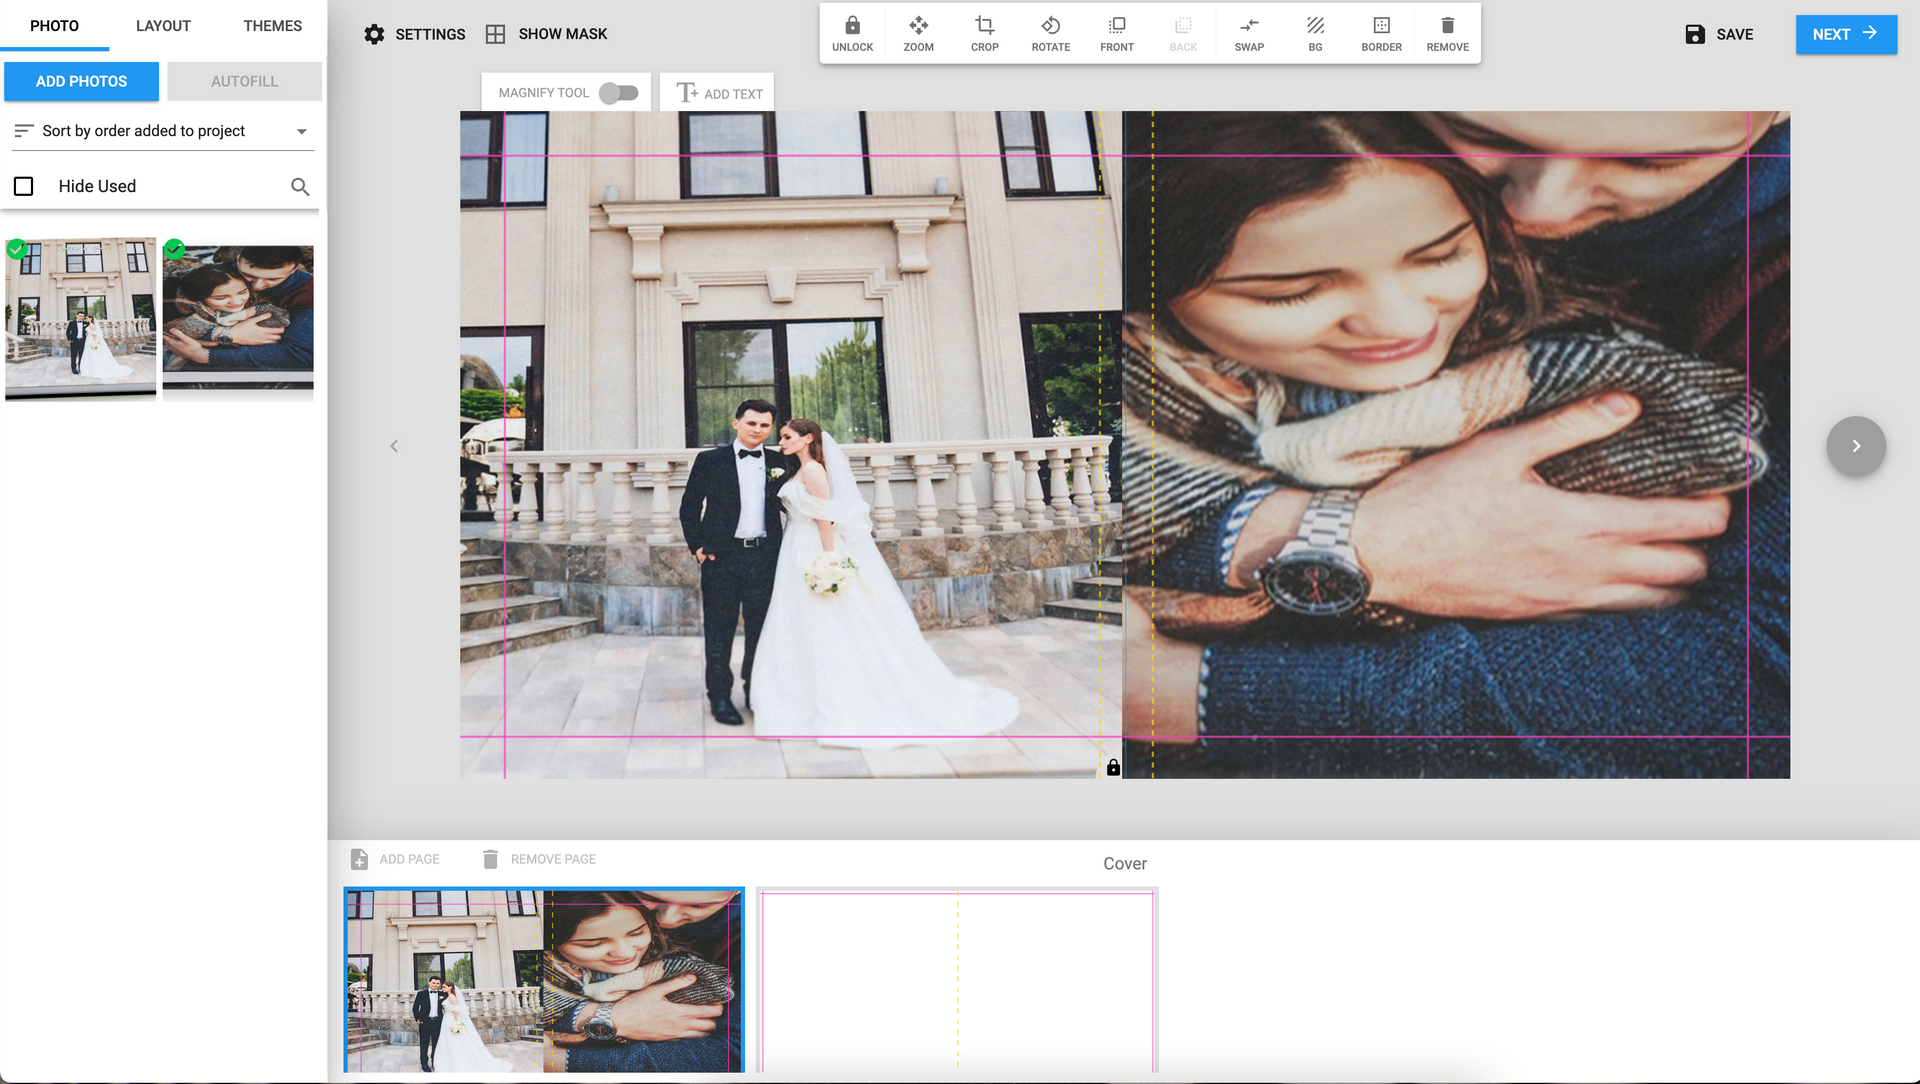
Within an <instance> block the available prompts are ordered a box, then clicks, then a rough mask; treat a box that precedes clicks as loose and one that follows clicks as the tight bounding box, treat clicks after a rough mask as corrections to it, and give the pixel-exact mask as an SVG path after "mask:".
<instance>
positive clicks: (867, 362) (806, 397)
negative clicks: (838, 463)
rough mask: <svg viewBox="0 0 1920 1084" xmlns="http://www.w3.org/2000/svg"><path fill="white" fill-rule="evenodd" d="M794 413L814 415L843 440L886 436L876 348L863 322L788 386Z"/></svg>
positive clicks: (815, 418)
mask: <svg viewBox="0 0 1920 1084" xmlns="http://www.w3.org/2000/svg"><path fill="white" fill-rule="evenodd" d="M789 394H790V396H791V397H792V402H793V414H794V417H796V418H812V419H813V420H814V421H816V422H819V423H820V427H821V428H822V429H825V430H826V431H827V432H829V433H831V434H833V439H835V440H837V441H840V442H841V443H843V444H851V443H854V442H857V441H865V440H886V439H887V434H886V431H885V429H886V426H885V424H884V422H883V418H884V414H883V412H882V410H881V404H880V353H879V350H878V347H877V344H876V343H875V342H874V340H873V325H872V324H869V323H866V322H864V321H862V322H860V323H856V324H854V325H853V331H852V332H851V333H849V334H848V335H847V336H846V337H845V338H843V339H841V340H840V341H839V342H837V343H834V344H833V345H832V346H830V347H828V348H826V349H825V350H822V351H821V352H820V354H819V356H818V357H816V358H815V359H814V370H813V374H812V375H810V376H795V377H793V378H792V380H791V382H790V387H789Z"/></svg>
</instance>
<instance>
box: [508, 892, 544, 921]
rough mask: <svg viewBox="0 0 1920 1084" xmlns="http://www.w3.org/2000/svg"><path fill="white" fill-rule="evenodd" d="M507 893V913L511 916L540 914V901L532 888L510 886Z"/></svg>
mask: <svg viewBox="0 0 1920 1084" xmlns="http://www.w3.org/2000/svg"><path fill="white" fill-rule="evenodd" d="M506 893H507V914H508V915H509V916H538V915H539V914H540V901H539V900H538V899H536V898H535V897H536V893H535V892H534V891H533V890H532V889H526V888H509V889H507V890H506Z"/></svg>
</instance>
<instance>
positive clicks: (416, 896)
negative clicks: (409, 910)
mask: <svg viewBox="0 0 1920 1084" xmlns="http://www.w3.org/2000/svg"><path fill="white" fill-rule="evenodd" d="M422 896H432V897H433V899H432V900H431V901H429V900H423V899H421V898H420V897H422ZM423 905H424V906H427V907H431V908H433V910H431V911H424V912H423V911H421V910H420V908H421V907H422V906H423ZM413 917H414V918H439V917H440V890H439V889H437V888H416V889H414V890H413Z"/></svg>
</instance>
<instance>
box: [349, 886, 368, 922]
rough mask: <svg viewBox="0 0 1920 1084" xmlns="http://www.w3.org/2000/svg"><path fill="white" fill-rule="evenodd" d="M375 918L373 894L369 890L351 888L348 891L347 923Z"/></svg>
mask: <svg viewBox="0 0 1920 1084" xmlns="http://www.w3.org/2000/svg"><path fill="white" fill-rule="evenodd" d="M356 912H357V913H356ZM372 917H373V892H372V891H371V890H369V889H359V888H350V889H348V890H347V921H349V922H357V921H359V920H361V919H368V918H372Z"/></svg>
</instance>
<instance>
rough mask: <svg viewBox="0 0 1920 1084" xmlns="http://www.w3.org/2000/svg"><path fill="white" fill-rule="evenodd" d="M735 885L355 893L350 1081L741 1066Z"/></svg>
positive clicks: (350, 942)
mask: <svg viewBox="0 0 1920 1084" xmlns="http://www.w3.org/2000/svg"><path fill="white" fill-rule="evenodd" d="M742 900H743V890H742V889H741V888H737V887H735V888H719V887H714V888H708V887H673V888H628V889H545V890H525V889H493V888H487V889H479V888H468V889H348V890H347V892H346V907H347V918H346V940H345V945H346V980H347V982H346V989H347V1007H346V1012H347V1016H346V1032H345V1036H344V1040H343V1055H344V1058H345V1066H344V1070H343V1071H345V1072H348V1073H412V1072H422V1073H463V1074H464V1073H542V1072H546V1073H563V1072H575V1073H656V1072H662V1073H683V1074H684V1073H732V1072H742V1071H744V1063H743V1061H742V1054H743V1047H742V1042H743V1034H744V1033H743V1031H742V1026H743V1025H742V1020H741V1016H740V1013H741V1008H740V1006H741V1005H743V1004H744V1001H743V1000H742V998H743V994H744V991H743V989H742V987H741V985H740V984H741V982H742V981H743V980H742V975H743V971H742V961H743V956H742V952H743V947H742V946H743V939H742V935H743V932H744V928H745V927H744V924H743V918H744V911H743V907H744V904H743V902H742Z"/></svg>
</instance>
